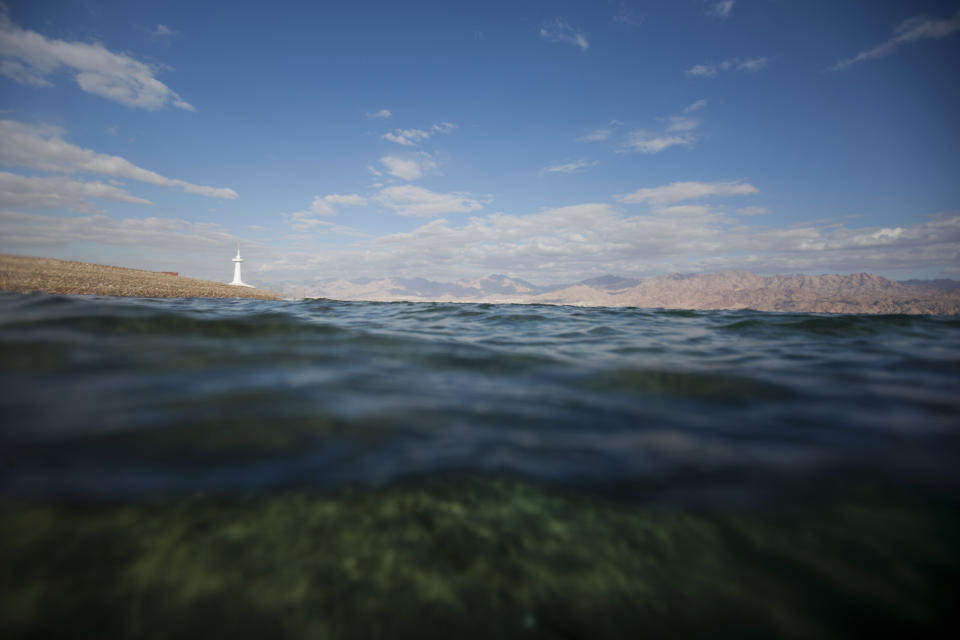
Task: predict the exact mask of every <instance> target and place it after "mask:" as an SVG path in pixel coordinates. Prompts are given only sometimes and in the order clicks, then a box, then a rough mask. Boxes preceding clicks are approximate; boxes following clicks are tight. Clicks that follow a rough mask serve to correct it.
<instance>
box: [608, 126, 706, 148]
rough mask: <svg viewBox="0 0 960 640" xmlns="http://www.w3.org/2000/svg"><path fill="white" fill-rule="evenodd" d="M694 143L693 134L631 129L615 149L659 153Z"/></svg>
mask: <svg viewBox="0 0 960 640" xmlns="http://www.w3.org/2000/svg"><path fill="white" fill-rule="evenodd" d="M693 143H694V138H693V136H691V135H689V134H683V135H664V134H654V133H649V132H647V131H631V132H630V133H629V134H628V135H627V139H626V140H624V141H623V142H621V143H620V148H619V149H617V151H620V152H628V151H636V152H639V153H659V152H661V151H663V150H665V149H669V148H670V147H675V146H678V145H679V146H689V145H691V144H693Z"/></svg>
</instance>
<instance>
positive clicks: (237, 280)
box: [229, 242, 253, 288]
mask: <svg viewBox="0 0 960 640" xmlns="http://www.w3.org/2000/svg"><path fill="white" fill-rule="evenodd" d="M241 262H243V258H241V257H240V243H239V242H238V243H237V257H236V258H234V259H233V282H231V283H229V284H232V285H234V286H237V287H251V288H253V285H250V284H247V283H246V282H244V281H243V279H242V278H241V277H240V263H241Z"/></svg>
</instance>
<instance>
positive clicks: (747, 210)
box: [736, 207, 767, 216]
mask: <svg viewBox="0 0 960 640" xmlns="http://www.w3.org/2000/svg"><path fill="white" fill-rule="evenodd" d="M736 213H737V215H738V216H762V215H763V214H765V213H767V208H766V207H742V208H740V209H737V211H736Z"/></svg>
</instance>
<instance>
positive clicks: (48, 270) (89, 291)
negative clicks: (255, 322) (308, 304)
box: [0, 255, 282, 300]
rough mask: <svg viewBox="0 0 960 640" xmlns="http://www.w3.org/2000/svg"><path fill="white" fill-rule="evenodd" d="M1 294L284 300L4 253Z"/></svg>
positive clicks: (137, 272)
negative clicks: (41, 293)
mask: <svg viewBox="0 0 960 640" xmlns="http://www.w3.org/2000/svg"><path fill="white" fill-rule="evenodd" d="M0 290H2V291H16V292H19V293H30V292H37V291H39V292H43V293H52V294H59V295H95V296H127V297H142V298H254V299H257V300H280V299H281V298H282V296H280V295H278V294H276V293H272V292H270V291H262V290H260V289H254V288H247V287H235V286H232V285H228V284H223V283H220V282H211V281H209V280H197V279H195V278H185V277H182V276H176V275H170V274H167V273H156V272H153V271H142V270H140V269H127V268H125V267H111V266H106V265H100V264H90V263H87V262H73V261H70V260H55V259H51V258H28V257H24V256H13V255H0Z"/></svg>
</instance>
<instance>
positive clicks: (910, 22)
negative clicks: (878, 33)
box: [830, 11, 960, 71]
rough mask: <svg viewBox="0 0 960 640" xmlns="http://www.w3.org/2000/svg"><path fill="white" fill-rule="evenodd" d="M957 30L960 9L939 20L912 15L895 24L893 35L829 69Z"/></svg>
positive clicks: (872, 58) (873, 57)
mask: <svg viewBox="0 0 960 640" xmlns="http://www.w3.org/2000/svg"><path fill="white" fill-rule="evenodd" d="M957 31H960V11H956V12H954V14H953V15H952V16H950V17H949V18H944V19H940V20H938V19H936V18H930V17H928V16H914V17H912V18H909V19H907V20H904V21H903V22H901V23H900V24H899V25H897V26H896V28H894V30H893V36H892V37H891V38H890V39H889V40H887V41H885V42H882V43H880V44H878V45H877V46H875V47H873V48H872V49H867V50H865V51H861V52H860V53H858V54H857V55H855V56H853V57H852V58H847V59H845V60H841V61H839V62H838V63H836V64H835V65H833V66H832V67H830V70H831V71H839V70H841V69H846V68H847V67H849V66H851V65H854V64H858V63H860V62H865V61H867V60H875V59H877V58H883V57H885V56H888V55H890V54H892V53H894V52H895V51H896V50H897V49H899V48H900V47H902V46H904V45H906V44H910V43H911V42H916V41H918V40H938V39H940V38H946V37H947V36H951V35H953V34H954V33H956V32H957Z"/></svg>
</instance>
